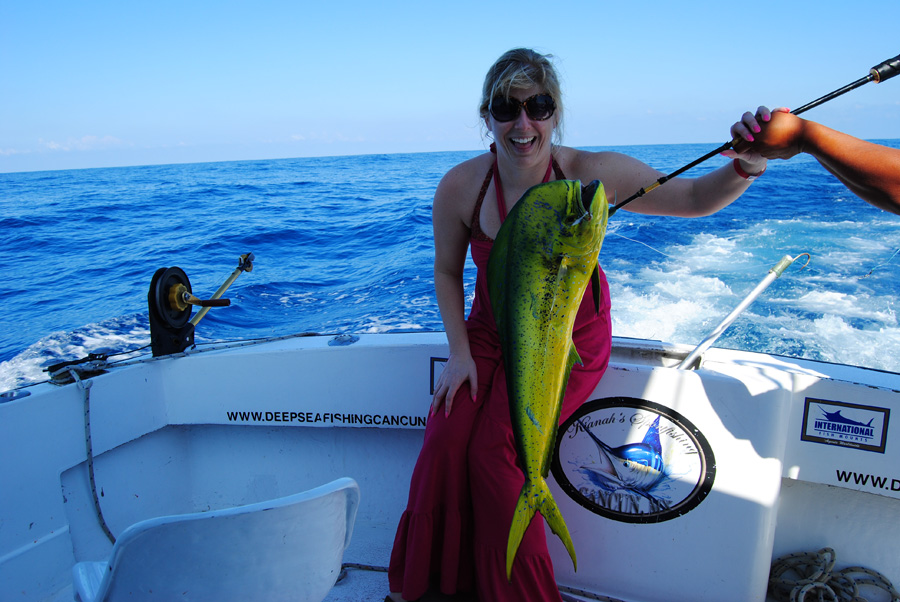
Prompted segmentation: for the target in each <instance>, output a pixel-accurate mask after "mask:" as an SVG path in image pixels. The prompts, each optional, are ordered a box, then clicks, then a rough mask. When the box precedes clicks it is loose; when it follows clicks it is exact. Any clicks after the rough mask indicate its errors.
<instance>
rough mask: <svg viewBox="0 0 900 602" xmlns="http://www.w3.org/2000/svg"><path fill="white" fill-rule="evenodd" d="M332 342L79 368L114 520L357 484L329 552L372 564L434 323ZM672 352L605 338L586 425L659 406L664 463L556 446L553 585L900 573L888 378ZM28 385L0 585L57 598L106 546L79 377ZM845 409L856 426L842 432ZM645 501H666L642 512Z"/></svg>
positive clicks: (411, 447) (0, 531) (414, 436)
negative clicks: (562, 475)
mask: <svg viewBox="0 0 900 602" xmlns="http://www.w3.org/2000/svg"><path fill="white" fill-rule="evenodd" d="M329 342H333V339H332V337H295V338H286V339H282V340H277V341H272V342H266V343H263V344H253V345H246V346H243V347H230V348H224V349H218V350H208V351H202V352H199V353H198V352H192V353H189V354H186V355H184V356H178V357H175V356H172V357H167V358H159V359H148V360H147V361H143V362H137V363H133V364H131V365H128V366H121V367H116V368H114V369H112V370H110V371H109V373H107V374H103V375H100V376H95V377H93V378H91V379H90V381H91V383H92V384H91V386H90V388H89V389H88V391H89V396H90V397H89V399H90V425H91V434H92V445H93V455H94V458H93V464H94V473H95V477H96V485H97V490H98V497H99V500H100V506H101V508H102V512H103V516H104V518H105V521H106V523H107V524H108V526H109V529H110V531H111V532H112V533H114V534H116V533H121V532H122V531H123V530H124V529H125V528H127V527H128V526H129V525H132V524H134V523H135V522H138V521H140V520H144V519H148V518H152V517H156V516H164V515H170V514H180V513H189V512H197V511H203V510H211V509H220V508H227V507H231V506H237V505H243V504H249V503H253V502H258V501H262V500H266V499H272V498H276V497H281V496H286V495H289V494H292V493H296V492H298V491H303V490H306V489H310V488H312V487H316V486H318V485H321V484H323V483H326V482H328V481H331V480H333V479H335V478H337V477H342V476H349V477H352V478H354V479H355V480H356V481H357V482H358V483H359V486H360V490H361V496H362V497H361V504H360V507H359V511H358V514H357V523H356V528H355V530H354V539H353V541H352V542H351V545H350V548H349V549H348V551H347V553H346V555H345V561H347V562H354V563H361V564H367V565H375V566H382V567H383V566H386V565H387V562H388V557H389V553H390V546H391V543H392V540H393V535H394V528H395V527H396V524H397V520H398V518H399V516H400V513H401V512H402V510H403V508H404V507H405V504H406V496H407V486H408V483H409V476H410V474H411V472H412V467H413V464H414V462H415V459H416V456H417V454H418V450H419V447H420V446H421V441H422V433H423V430H424V424H425V418H426V413H427V410H428V407H429V404H430V401H431V386H432V383H433V382H434V379H435V378H436V374H437V373H438V372H439V370H440V369H441V367H442V361H441V358H445V357H446V353H447V348H446V343H445V339H444V335H443V334H442V333H427V334H387V335H361V336H360V337H359V340H358V341H357V342H353V343H351V344H347V345H334V346H333V345H329ZM688 351H690V349H688V348H683V347H676V346H669V345H663V344H661V343H656V342H649V341H635V340H623V339H616V340H615V344H614V350H613V358H612V361H611V364H610V369H609V371H608V372H607V374H606V376H604V378H603V380H602V382H601V383H600V385H599V386H598V388H597V390H596V391H595V393H594V395H593V396H592V398H591V399H592V400H607V401H597V402H596V403H595V404H594V406H596V407H597V408H598V409H597V412H599V413H597V414H593V416H595V422H598V423H599V422H601V420H600V419H598V418H596V417H598V416H599V417H601V418H602V416H604V414H603V412H607V414H608V413H611V412H614V411H615V412H618V413H619V414H625V413H628V414H629V415H628V417H627V419H628V420H631V421H633V422H634V424H635V427H634V430H633V432H630V434H628V435H623V436H624V437H625V438H626V439H627V438H628V437H631V439H630V440H629V442H632V441H640V440H641V439H642V437H645V436H646V431H647V426H648V423H649V420H650V419H652V417H653V416H654V415H660V413H662V422H661V423H660V424H661V425H662V426H663V428H662V429H661V435H660V437H659V439H660V441H661V451H662V454H661V456H660V457H661V458H662V459H663V461H664V462H665V463H666V465H667V470H668V473H667V474H665V475H664V476H660V477H659V478H658V480H657V483H656V484H655V485H654V486H653V487H652V488H649V489H648V488H647V487H645V486H644V485H643V484H641V483H640V482H638V481H635V482H634V483H636V484H632V485H628V483H627V482H626V480H627V478H626V476H623V475H622V474H618V475H616V476H613V477H608V474H612V473H608V474H607V473H604V474H601V477H602V478H601V479H600V481H599V482H601V483H602V486H598V487H596V488H594V489H592V488H591V486H588V485H585V483H586V482H587V481H584V480H582V481H578V478H579V475H582V476H583V475H585V474H588V473H587V472H585V470H587V469H586V468H585V465H584V457H586V456H585V454H588V452H587V451H586V450H589V449H590V446H591V445H595V444H594V443H590V440H588V439H584V440H582V441H581V442H580V443H579V445H581V446H582V447H580V448H572V450H574V451H572V450H569V451H570V452H571V453H569V456H568V457H566V458H563V456H564V453H563V452H564V451H565V450H566V449H568V448H566V447H565V444H564V443H561V452H560V457H561V458H562V460H561V462H560V464H561V466H562V465H567V466H569V467H570V468H572V467H574V468H573V469H572V470H574V472H571V471H570V473H569V477H567V478H570V479H571V480H572V481H576V482H575V483H570V484H568V485H566V484H565V483H563V484H562V485H561V484H557V483H556V482H554V483H553V484H552V487H553V488H554V496H555V498H556V500H557V502H558V503H559V505H560V507H561V508H562V512H563V515H564V516H565V518H566V521H567V523H568V525H569V530H570V532H571V533H572V536H573V540H574V542H575V549H576V551H577V554H578V559H579V570H578V571H577V572H573V571H572V567H571V562H570V561H569V560H568V555H567V554H566V553H565V550H564V549H563V548H562V546H561V545H559V544H558V542H557V540H556V538H555V537H549V541H550V545H551V552H552V554H553V555H554V562H555V567H556V571H557V577H558V580H559V582H560V583H561V584H563V585H569V586H574V587H577V588H580V589H584V590H588V591H592V592H596V593H599V594H604V595H608V596H614V597H616V598H620V599H622V600H627V601H629V602H655V601H667V602H668V601H671V600H674V599H679V600H681V599H683V600H692V601H704V600H710V601H712V600H715V601H717V602H718V601H721V600H731V601H738V600H748V601H749V600H754V601H759V600H763V599H764V597H765V589H766V582H767V577H768V572H769V565H770V563H771V561H772V558H773V557H774V556H779V555H782V554H786V553H790V552H797V551H808V550H816V549H819V548H822V547H825V546H830V547H832V548H834V549H835V550H836V551H837V554H838V557H839V560H841V561H844V564H855V565H863V566H868V567H870V568H872V569H875V570H878V571H881V572H882V573H884V574H885V575H886V576H887V577H888V578H890V579H892V580H893V581H895V582H896V581H897V580H900V560H898V559H900V554H898V552H900V550H898V548H900V543H898V542H900V470H898V469H897V466H900V435H898V434H896V425H895V424H891V421H890V420H889V418H890V413H891V411H892V410H894V411H896V410H898V409H900V375H898V374H892V373H884V372H878V371H873V370H866V369H860V368H852V367H847V366H838V365H831V364H822V363H816V362H808V361H801V360H791V359H785V358H778V357H772V356H767V355H762V354H753V353H745V352H733V351H725V350H717V349H713V350H711V351H709V352H708V353H707V354H706V357H705V360H704V363H703V366H702V367H701V369H700V370H697V371H690V372H689V371H681V370H677V369H676V368H675V366H677V364H678V362H679V361H680V360H681V359H683V358H684V356H685V355H686V354H687V352H688ZM29 392H30V393H31V394H30V395H29V396H27V397H24V398H21V399H13V400H11V401H7V402H6V403H0V446H2V450H3V458H4V459H5V462H3V465H2V467H0V479H2V480H0V517H2V523H0V592H3V598H4V599H6V596H7V595H8V594H9V593H13V594H14V595H15V596H16V597H15V598H13V599H22V600H54V599H71V596H72V594H71V567H72V566H73V565H74V564H75V563H76V562H79V561H86V560H97V559H100V558H103V557H105V556H106V555H108V553H109V551H110V549H111V543H110V542H109V540H108V539H107V537H106V536H105V535H104V533H103V530H102V529H101V527H100V522H99V520H98V518H97V516H96V512H95V510H94V507H93V501H92V494H91V487H90V481H89V478H88V461H87V454H86V445H85V428H84V391H83V389H81V388H79V387H78V386H77V385H75V384H70V385H65V386H55V385H51V384H41V385H37V386H35V387H32V388H30V389H29ZM623 399H625V400H626V402H627V403H626V402H623V401H622V400H623ZM610 400H612V401H610ZM639 402H643V404H641V403H639ZM623 403H625V405H623ZM628 403H630V404H632V405H627V404H628ZM616 404H618V405H616ZM592 407H593V406H592ZM835 412H839V413H835ZM826 413H828V414H826ZM828 415H830V416H831V418H834V419H835V420H829V419H827V416H828ZM634 416H638V418H637V419H635V418H634ZM823 416H825V417H826V419H823ZM839 418H844V419H850V420H851V422H856V423H860V424H862V425H865V423H866V422H868V423H869V426H868V427H865V428H866V430H863V429H864V426H859V425H854V424H846V425H845V426H846V429H847V430H848V432H839V431H840V430H841V429H842V427H841V424H844V423H841V422H840V421H839V420H838V419H839ZM817 421H818V423H817ZM894 423H896V420H894ZM609 428H612V427H611V426H610V427H609ZM678 429H682V431H679V430H678ZM685 429H686V430H685ZM575 430H577V429H575ZM592 430H594V431H596V434H597V436H601V435H602V436H603V437H607V438H611V437H615V436H617V435H615V434H614V431H610V430H608V429H607V428H605V427H601V426H600V425H599V424H598V426H597V427H596V428H594V429H592ZM662 431H664V432H662ZM685 433H690V434H691V435H686V434H685ZM666 437H668V439H666ZM692 437H693V439H692ZM560 439H561V440H562V441H564V440H565V433H563V432H561V434H560ZM688 439H691V441H687V440H688ZM692 445H693V446H694V448H692V447H691V446H692ZM679 453H681V454H682V456H683V457H682V458H681V460H679V457H678V454H679ZM573 454H574V455H573ZM588 455H590V454H588ZM702 455H705V456H706V457H707V458H708V460H709V462H708V463H707V465H705V466H701V468H700V469H699V472H697V470H698V469H697V468H696V466H695V465H694V464H692V463H691V462H692V461H693V460H694V458H693V457H692V456H702ZM567 458H568V459H567ZM573 458H574V459H573ZM679 462H681V463H680V464H679ZM698 466H699V465H698ZM607 468H608V467H607ZM603 470H606V469H604V468H603V467H601V468H600V473H603ZM710 471H712V472H710ZM694 473H696V474H694ZM701 473H702V474H701ZM592 474H593V473H592ZM692 474H694V476H691V475H692ZM698 475H699V476H698ZM691 479H695V481H696V486H694V485H691V483H694V481H692V480H691ZM626 485H627V486H626ZM563 486H565V487H567V489H566V490H564V489H563ZM579 487H580V488H581V490H582V491H583V492H585V495H586V496H587V497H588V498H590V499H594V500H599V499H601V498H602V499H603V500H605V502H604V503H608V502H609V500H610V499H615V500H617V501H616V502H615V503H616V504H618V506H616V508H618V509H619V510H621V509H622V504H623V503H625V504H626V505H627V504H633V505H634V507H635V508H636V509H637V511H638V512H643V517H642V516H641V514H633V515H631V516H629V515H628V513H627V512H624V513H621V514H619V515H616V516H613V517H612V518H611V517H610V516H609V512H607V513H606V514H604V513H603V512H601V513H599V514H598V513H597V512H596V510H597V508H593V509H592V508H589V507H588V506H590V504H587V505H586V504H585V503H584V501H585V500H584V499H580V500H579V499H577V496H575V498H576V499H573V497H570V495H569V493H570V489H575V490H578V488H579ZM692 487H693V488H694V489H697V490H698V491H700V493H699V494H696V495H695V493H696V492H694V491H693V489H692ZM704 489H705V491H702V490H704ZM685 491H686V492H687V493H685ZM692 496H693V497H692ZM583 497H584V496H583ZM647 504H650V506H647ZM654 504H657V505H658V504H661V506H659V507H663V506H669V507H671V506H675V507H677V508H681V509H682V510H677V508H676V511H670V512H668V514H667V512H666V511H663V512H660V513H657V515H654V513H653V512H652V511H651V512H648V508H650V509H651V510H652V508H657V509H658V507H657V506H654ZM679 504H681V506H679ZM600 509H601V510H602V508H600ZM614 510H615V509H614ZM612 514H615V512H612ZM648 514H649V515H650V518H649V519H648V518H647V515H648ZM669 515H672V516H669ZM654 516H655V518H654ZM380 579H381V580H380V581H379V582H378V585H377V587H378V588H384V589H386V579H385V578H384V577H383V576H381V577H380ZM348 581H349V580H348ZM342 587H347V584H340V585H338V586H337V587H335V588H334V590H333V592H334V595H335V597H334V598H333V599H360V598H354V597H353V595H356V594H352V595H351V594H347V597H346V598H340V596H341V595H343V594H341V592H340V591H339V590H340V589H341V588H342ZM357 593H358V592H357ZM376 593H377V592H376ZM384 593H386V592H384V591H382V593H381V595H383V594H384ZM329 599H332V598H329ZM374 599H377V598H374Z"/></svg>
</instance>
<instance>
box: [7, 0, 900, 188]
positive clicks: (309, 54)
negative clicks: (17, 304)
mask: <svg viewBox="0 0 900 602" xmlns="http://www.w3.org/2000/svg"><path fill="white" fill-rule="evenodd" d="M896 2H897V0H883V1H881V0H879V1H871V2H865V1H862V2H855V3H840V4H837V3H835V4H832V3H822V2H821V1H817V2H808V1H802V2H783V3H780V4H777V5H774V4H771V3H765V4H767V5H768V6H769V7H766V8H759V7H757V5H753V4H745V3H735V2H723V1H721V0H717V1H715V2H692V3H683V2H671V1H670V2H655V1H645V2H630V3H625V2H617V3H615V4H613V3H609V2H603V1H602V0H593V1H590V2H568V1H554V2H546V1H543V2H531V1H527V0H526V1H520V2H515V3H510V2H502V3H501V2H496V3H494V2H485V1H479V2H476V1H472V2H470V1H467V0H454V1H453V2H429V1H424V2H423V1H422V0H420V1H419V2H392V1H390V0H383V1H380V2H371V1H369V2H342V1H339V0H335V1H328V0H324V1H323V0H318V1H316V2H311V1H308V0H307V1H297V0H293V1H276V0H272V1H269V0H253V1H252V2H251V1H247V2H228V1H219V2H207V1H194V2H191V1H189V0H181V1H179V2H171V1H168V0H157V1H154V2H145V1H143V0H134V1H129V2H122V1H120V0H119V1H115V2H113V1H108V2H97V1H92V0H85V1H83V2H72V1H70V0H67V1H65V2H62V1H49V2H15V1H13V0H5V1H4V2H3V3H2V4H0V172H14V171H31V170H47V169H69V168H86V167H102V166H115V165H144V164H155V163H182V162H201V161H222V160H242V159H268V158H279V157H300V156H318V155H348V154H371V153H395V152H428V151H439V150H473V149H480V148H484V146H485V142H484V141H483V140H482V137H481V130H480V127H479V123H478V118H477V114H476V107H477V104H478V101H479V93H480V88H481V82H482V78H483V77H484V73H485V71H486V70H487V68H488V67H489V66H490V65H491V63H492V62H493V61H494V60H495V59H496V58H497V57H498V56H499V55H500V54H502V53H503V52H504V51H506V50H508V49H509V48H512V47H515V46H530V47H533V48H536V49H539V50H541V51H543V52H549V53H551V54H553V55H554V56H555V57H556V61H557V66H558V68H559V70H560V72H561V75H562V77H563V86H564V93H565V98H564V100H565V103H566V109H567V125H566V130H565V142H566V143H567V144H569V145H572V146H605V145H630V144H669V143H689V142H700V143H710V144H711V145H718V144H721V143H722V142H724V141H725V140H726V139H728V128H729V127H730V125H731V124H732V123H733V122H734V121H735V120H736V119H737V118H738V117H739V115H740V114H741V113H742V112H743V111H744V110H747V109H752V108H755V107H756V106H757V105H758V104H761V103H762V104H768V105H770V106H778V105H784V106H789V107H792V108H795V107H797V106H800V105H802V104H804V103H806V102H808V101H810V100H813V99H815V98H817V97H819V96H821V95H823V94H826V93H828V92H830V91H832V90H833V89H836V88H838V87H841V86H843V85H845V84H847V83H850V82H851V81H854V80H856V79H858V78H859V77H862V76H864V75H865V74H866V73H867V72H868V69H869V68H870V67H872V66H873V65H875V64H876V63H879V62H880V61H882V60H884V59H887V58H889V57H893V56H895V55H897V54H898V53H900V41H898V40H900V37H898V36H897V35H896V33H895V32H893V31H892V30H891V27H892V25H891V24H890V23H880V22H879V15H881V16H886V15H890V14H894V13H896V7H897V4H896ZM882 25H884V27H882ZM805 116H806V117H808V118H811V119H815V120H817V121H820V122H822V123H825V124H826V125H829V126H831V127H834V128H836V129H840V130H843V131H846V132H848V133H851V134H853V135H856V136H859V137H862V138H869V139H872V138H900V77H898V78H896V79H893V80H890V81H888V82H885V83H884V84H878V85H875V84H867V85H866V86H864V87H862V88H860V89H858V90H856V91H854V92H851V93H849V94H847V95H846V96H844V97H842V98H841V99H838V100H834V101H832V102H830V103H828V104H826V105H823V106H822V107H819V108H817V109H814V110H813V111H811V112H809V113H807V114H806V115H805Z"/></svg>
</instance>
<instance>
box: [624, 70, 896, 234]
mask: <svg viewBox="0 0 900 602" xmlns="http://www.w3.org/2000/svg"><path fill="white" fill-rule="evenodd" d="M898 73H900V54H898V55H897V56H895V57H894V58H892V59H888V60H886V61H883V62H881V63H879V64H878V65H875V66H874V67H872V68H871V69H869V73H868V75H866V76H865V77H861V78H859V79H858V80H856V81H855V82H853V83H851V84H847V85H846V86H844V87H843V88H838V89H837V90H835V91H834V92H831V93H829V94H826V95H825V96H822V97H821V98H817V99H816V100H814V101H812V102H810V103H807V104H805V105H803V106H802V107H800V108H799V109H795V110H793V111H791V114H793V115H799V114H800V113H804V112H806V111H808V110H810V109H812V108H814V107H817V106H819V105H820V104H822V103H825V102H828V101H829V100H831V99H832V98H837V97H838V96H840V95H842V94H846V93H847V92H849V91H850V90H855V89H856V88H859V87H860V86H862V85H864V84H867V83H869V82H875V83H876V84H878V83H881V82H883V81H886V80H888V79H890V78H892V77H894V76H895V75H897V74H898ZM739 141H740V140H739V139H738V138H735V139H734V140H732V141H731V142H726V143H725V144H723V145H722V146H720V147H719V148H717V149H715V150H713V151H710V152H708V153H706V154H705V155H703V156H702V157H700V158H699V159H697V160H695V161H692V162H690V163H688V164H687V165H685V166H684V167H682V168H680V169H676V170H675V171H673V172H672V173H670V174H669V175H666V176H663V177H661V178H660V179H658V180H657V181H656V182H654V183H653V184H651V185H650V186H648V187H646V188H641V189H640V190H638V191H637V192H636V193H634V194H633V195H631V196H630V197H628V198H627V199H625V200H624V201H622V202H621V203H617V204H616V206H615V207H610V208H609V217H612V216H613V214H615V212H616V211H618V210H619V209H621V208H622V207H624V206H625V205H627V204H628V203H630V202H631V201H634V200H636V199H639V198H641V197H642V196H644V195H645V194H647V193H648V192H650V191H651V190H655V189H656V188H659V187H660V186H662V185H663V184H665V183H666V182H668V181H669V180H671V179H672V178H675V177H677V176H679V175H681V174H683V173H684V172H686V171H687V170H689V169H691V168H693V167H696V166H697V165H700V164H701V163H703V162H704V161H706V160H707V159H711V158H713V157H715V156H716V155H718V154H720V153H723V152H725V151H727V150H731V149H732V148H734V145H735V144H737V143H738V142H739Z"/></svg>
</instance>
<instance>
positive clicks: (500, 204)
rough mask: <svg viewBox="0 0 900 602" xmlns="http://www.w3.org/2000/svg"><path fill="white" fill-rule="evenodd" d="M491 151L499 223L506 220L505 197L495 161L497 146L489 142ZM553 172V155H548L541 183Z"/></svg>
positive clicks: (548, 179) (546, 180)
mask: <svg viewBox="0 0 900 602" xmlns="http://www.w3.org/2000/svg"><path fill="white" fill-rule="evenodd" d="M491 152H492V153H494V155H495V156H494V191H495V192H496V193H497V210H498V211H499V212H500V223H503V222H504V221H506V215H507V211H506V197H505V196H504V195H503V184H501V183H500V165H499V163H498V162H497V157H496V154H497V147H496V146H494V144H493V143H491ZM551 173H553V157H552V156H551V157H550V161H549V163H548V164H547V173H545V174H544V179H543V181H542V182H541V184H546V183H547V182H549V181H550V174H551Z"/></svg>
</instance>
